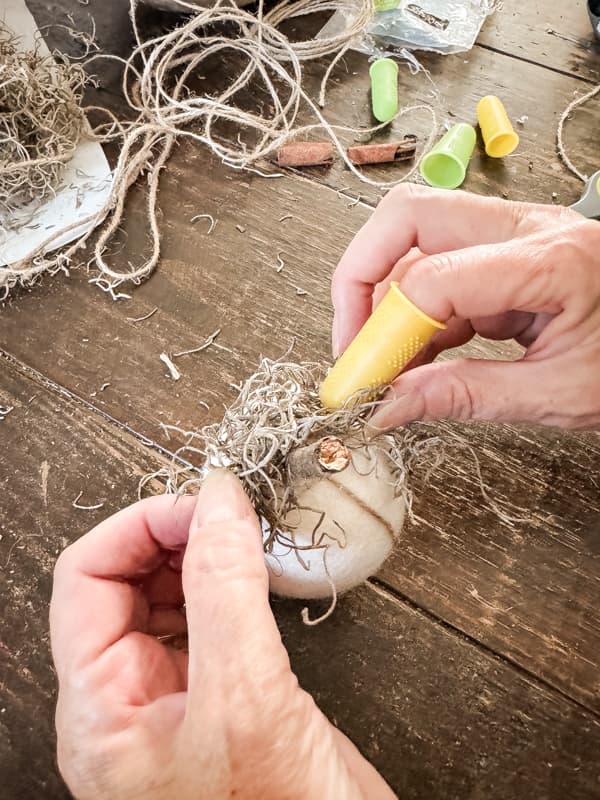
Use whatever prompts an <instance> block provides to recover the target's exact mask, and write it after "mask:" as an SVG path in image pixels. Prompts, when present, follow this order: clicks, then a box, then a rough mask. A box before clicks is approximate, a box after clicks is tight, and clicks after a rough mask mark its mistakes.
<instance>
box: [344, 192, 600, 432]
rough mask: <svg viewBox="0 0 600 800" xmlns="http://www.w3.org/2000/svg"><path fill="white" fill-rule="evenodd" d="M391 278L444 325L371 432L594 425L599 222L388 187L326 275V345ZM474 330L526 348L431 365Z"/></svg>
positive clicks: (599, 382)
mask: <svg viewBox="0 0 600 800" xmlns="http://www.w3.org/2000/svg"><path fill="white" fill-rule="evenodd" d="M390 280H397V281H399V282H400V287H401V289H402V291H403V292H404V293H405V294H406V295H407V297H408V298H409V299H410V300H412V301H413V302H414V303H415V304H416V305H417V306H418V307H419V308H421V309H423V311H425V312H426V313H427V314H429V315H430V316H432V317H433V318H434V319H438V320H440V321H442V322H447V323H448V328H447V330H445V331H442V332H440V333H439V334H437V335H436V336H435V337H434V339H433V340H432V341H431V343H430V345H429V346H428V347H427V348H425V350H424V351H423V353H421V354H420V355H419V357H418V359H417V360H416V361H415V362H414V363H413V364H411V367H413V368H411V369H409V370H408V371H406V372H404V373H403V374H402V375H400V376H399V378H398V379H397V380H396V381H395V382H394V385H393V387H392V390H391V392H390V394H389V395H388V399H389V400H390V402H389V403H384V404H383V405H382V407H381V408H380V409H379V410H378V411H377V413H376V414H375V415H374V416H373V418H372V420H371V424H372V426H373V428H375V429H388V428H392V427H395V426H398V425H403V424H406V423H408V422H411V421H413V420H417V419H442V418H457V419H463V420H465V419H485V420H497V421H500V420H503V421H532V422H538V423H543V424H547V425H559V426H562V427H567V428H588V427H589V428H591V427H597V426H600V223H598V222H594V221H588V220H585V219H584V218H583V217H581V216H580V215H579V214H577V213H576V212H574V211H570V210H569V209H566V208H563V207H555V206H541V205H530V204H526V203H510V202H507V201H503V200H498V199H495V198H484V197H478V196H476V195H471V194H466V193H464V192H449V191H436V190H430V189H425V188H423V187H418V186H412V185H408V184H406V185H403V186H401V187H399V188H397V189H394V190H393V191H392V192H390V193H389V194H388V195H387V197H385V199H384V200H383V201H382V202H381V203H380V204H379V206H378V208H377V209H376V211H375V212H374V214H373V216H372V217H371V219H370V220H369V221H368V222H367V224H366V225H365V226H364V227H363V228H362V230H361V231H359V233H358V234H357V236H356V237H355V239H354V241H353V242H352V243H351V244H350V247H349V248H348V250H347V251H346V253H345V255H344V256H343V258H342V260H341V261H340V264H339V265H338V268H337V270H336V273H335V275H334V279H333V288H332V298H333V304H334V309H335V319H334V330H333V348H334V355H337V354H339V353H340V352H343V350H344V349H345V348H346V347H347V346H348V344H349V343H350V342H351V341H352V339H353V338H354V336H355V335H356V334H357V332H358V331H359V329H360V328H361V326H362V325H363V324H364V322H365V321H366V320H367V318H368V316H369V315H370V313H371V311H372V309H373V306H374V304H376V303H377V298H378V295H380V294H381V291H382V290H385V288H386V287H387V285H389V282H390ZM475 333H479V334H480V335H482V336H484V337H487V338H490V339H513V338H514V339H515V340H516V341H518V342H519V343H520V344H522V345H523V346H524V347H526V348H527V349H526V352H525V354H524V355H523V357H522V358H521V359H520V360H518V361H513V362H506V361H493V360H485V359H452V360H447V361H444V362H438V363H435V364H434V363H431V362H432V361H433V359H434V358H435V357H436V356H437V355H438V354H439V353H440V352H441V351H443V350H445V349H447V348H451V347H456V346H458V345H461V344H464V343H465V342H467V341H468V340H469V339H470V338H471V337H472V336H473V335H474V334H475Z"/></svg>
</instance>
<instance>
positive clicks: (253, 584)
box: [182, 469, 285, 714]
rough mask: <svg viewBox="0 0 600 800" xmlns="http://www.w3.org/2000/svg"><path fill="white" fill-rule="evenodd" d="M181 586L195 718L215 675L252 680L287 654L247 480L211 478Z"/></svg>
mask: <svg viewBox="0 0 600 800" xmlns="http://www.w3.org/2000/svg"><path fill="white" fill-rule="evenodd" d="M182 580H183V592H184V595H185V602H186V614H187V622H188V642H189V676H188V687H189V688H188V698H189V700H188V711H189V712H190V713H191V714H193V712H194V709H198V710H199V711H198V713H200V709H202V708H203V705H204V703H203V700H204V701H205V699H206V692H207V691H209V685H210V684H213V685H214V681H215V676H216V677H217V678H219V677H220V678H223V679H224V678H225V676H226V675H227V674H228V673H231V674H232V675H234V674H235V675H237V676H240V675H244V674H246V675H252V674H254V673H255V670H256V669H257V667H258V665H259V664H267V665H268V664H269V661H270V659H272V660H273V661H275V659H276V657H277V656H279V657H281V651H282V650H283V646H282V644H281V639H280V636H279V631H278V629H277V626H276V623H275V620H274V618H273V615H272V613H271V609H270V607H269V579H268V574H267V569H266V566H265V561H264V553H263V547H262V535H261V529H260V524H259V521H258V518H257V516H256V514H255V512H254V509H253V508H252V505H251V503H250V500H249V499H248V497H247V496H246V494H245V493H244V490H243V488H242V485H241V483H240V481H239V480H238V479H237V478H236V477H235V475H233V474H232V473H231V472H229V471H228V470H224V469H222V470H216V471H214V472H211V473H209V475H208V476H207V478H206V479H205V480H204V482H203V484H202V487H201V489H200V493H199V495H198V501H197V503H196V508H195V510H194V514H193V516H192V521H191V524H190V532H189V540H188V544H187V548H186V552H185V556H184V560H183V569H182ZM283 652H284V653H285V651H283ZM259 671H260V670H259Z"/></svg>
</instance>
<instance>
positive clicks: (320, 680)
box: [0, 368, 600, 800]
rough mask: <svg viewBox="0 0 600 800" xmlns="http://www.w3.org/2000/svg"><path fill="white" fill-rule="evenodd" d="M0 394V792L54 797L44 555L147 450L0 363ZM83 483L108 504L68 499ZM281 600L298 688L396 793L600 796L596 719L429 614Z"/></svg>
mask: <svg viewBox="0 0 600 800" xmlns="http://www.w3.org/2000/svg"><path fill="white" fill-rule="evenodd" d="M0 402H2V403H3V404H5V405H8V406H13V409H14V410H13V411H12V412H11V413H10V414H9V415H8V416H7V417H6V418H5V419H4V420H3V421H2V422H0V425H1V433H2V441H3V445H4V448H5V449H6V450H5V451H8V452H10V453H11V469H10V470H6V471H5V472H4V474H3V475H2V478H1V481H2V492H1V493H0V514H1V518H2V520H3V523H2V525H3V527H2V534H3V535H2V539H1V540H0V565H1V568H0V598H1V603H2V606H3V607H4V609H5V610H4V613H3V614H2V618H1V621H0V637H1V641H2V650H1V652H2V659H3V661H2V668H1V673H0V731H1V733H2V735H1V736H0V773H1V774H2V780H3V792H4V794H5V796H6V797H7V798H8V797H10V798H17V797H18V798H20V799H21V798H22V799H23V800H29V798H31V799H32V800H33V798H37V797H40V796H41V795H43V797H44V798H45V799H46V800H63V798H67V797H69V795H68V792H67V791H66V790H65V788H64V787H63V786H62V783H61V781H60V779H59V777H58V776H57V774H56V771H55V766H54V747H55V745H54V732H53V724H52V715H53V703H54V677H53V672H52V668H51V664H50V658H49V652H48V637H47V621H46V620H47V604H48V600H49V596H50V589H51V573H52V567H53V563H54V561H55V558H56V555H57V553H58V551H59V550H60V549H61V548H62V547H63V546H64V545H65V544H67V543H68V542H69V541H73V540H74V539H76V538H77V537H78V536H79V535H81V534H82V533H84V532H85V531H86V530H87V529H88V528H89V527H90V526H91V525H92V524H93V523H95V522H97V521H98V520H99V519H101V518H102V517H103V516H105V515H107V514H109V513H111V512H113V511H115V510H117V509H118V508H120V507H122V506H123V505H125V504H127V503H129V502H131V501H132V500H133V499H134V495H135V492H134V487H135V483H136V481H137V478H138V476H139V475H140V474H142V473H143V472H145V471H146V470H148V469H151V468H152V467H153V465H155V464H156V457H155V456H154V454H152V453H149V452H148V451H147V450H145V449H144V448H142V447H141V446H140V445H139V444H138V443H137V442H136V441H135V440H134V439H133V438H132V437H130V436H128V435H126V434H123V433H122V432H120V431H118V430H117V429H116V428H115V427H114V426H112V425H109V424H107V423H106V422H105V421H104V420H103V419H102V418H101V417H100V416H98V415H94V414H91V413H90V412H89V411H86V410H84V409H82V408H81V407H80V406H79V405H78V404H76V403H74V402H73V401H69V400H67V399H65V398H64V397H63V396H61V395H60V394H56V393H53V392H49V391H47V390H46V389H44V388H43V387H42V386H41V385H39V384H37V383H36V382H33V381H31V380H30V379H28V378H26V377H24V376H23V375H22V374H17V373H16V372H15V371H14V370H13V369H6V368H5V369H4V370H3V371H2V373H1V374H0ZM44 464H47V465H48V468H47V470H46V469H45V468H44ZM46 472H47V480H45V479H44V477H43V475H44V474H45V473H46ZM81 489H84V491H85V494H84V497H83V498H82V500H85V502H88V503H93V502H96V501H103V502H104V503H105V505H104V507H103V508H102V509H101V510H98V511H90V512H86V511H80V510H77V509H74V508H73V507H72V505H71V503H72V500H73V499H74V497H75V496H76V495H77V494H78V493H79V491H80V490H81ZM274 606H275V610H276V616H277V619H278V622H279V625H280V627H281V629H282V632H283V636H284V640H285V643H286V646H287V647H288V649H289V652H290V656H291V659H292V664H293V667H294V669H295V671H296V673H297V674H298V676H299V680H300V682H301V684H302V685H303V686H304V687H305V688H306V689H307V690H309V691H311V692H313V693H314V695H315V697H316V698H317V700H318V702H319V704H320V705H321V707H322V709H323V710H324V711H325V713H327V714H328V715H329V716H330V717H331V718H332V719H333V720H334V721H335V722H336V724H337V725H338V726H339V727H340V728H341V729H342V730H344V731H345V732H346V733H347V734H348V735H349V736H350V737H351V738H352V739H353V740H354V741H355V742H356V743H357V744H358V746H359V747H360V748H361V749H362V750H363V752H364V753H365V754H366V755H367V757H369V758H370V759H371V760H372V761H373V763H374V764H375V765H376V766H377V767H378V769H380V770H381V772H382V773H383V774H384V775H385V777H386V778H387V780H388V781H389V782H390V783H391V785H392V786H393V787H394V789H395V790H396V791H397V792H398V793H399V796H400V797H402V798H407V799H408V800H426V799H427V800H430V798H431V797H434V796H435V797H444V798H446V800H455V799H456V800H459V798H460V800H464V798H465V797H467V796H468V797H470V798H473V799H474V800H478V799H479V798H486V800H522V798H523V797H536V798H538V799H539V800H546V799H547V800H551V799H552V798H555V797H559V796H560V797H563V796H565V797H567V796H568V797H570V798H572V800H579V798H581V800H594V798H598V797H600V773H599V766H598V759H597V754H598V750H599V748H600V722H599V721H598V719H597V718H596V717H594V715H592V714H590V713H588V712H586V711H584V710H583V709H581V708H580V707H578V706H577V705H576V704H574V703H573V702H571V701H569V700H567V699H565V698H564V697H562V696H560V695H559V694H557V693H556V692H554V691H551V690H548V689H547V688H546V687H544V686H542V685H540V684H538V683H537V682H536V681H533V680H531V679H530V678H529V677H527V676H525V675H523V674H521V673H519V672H518V671H516V670H515V669H514V668H512V667H511V666H510V665H507V664H506V663H503V662H502V661H501V660H499V659H497V658H494V657H493V656H490V655H489V654H488V653H486V652H484V651H482V650H481V648H479V647H478V646H476V645H473V644H471V643H469V642H467V641H465V640H464V639H463V638H462V637H460V636H457V635H456V634H454V633H453V632H452V631H450V630H448V629H446V628H444V627H442V626H440V625H439V624H437V623H436V622H434V621H432V620H431V618H429V617H428V616H426V615H424V614H422V613H421V612H419V611H417V610H415V609H414V608H411V607H410V606H408V605H406V604H404V603H401V602H398V601H397V600H395V599H394V598H393V597H391V596H389V595H388V594H387V593H385V592H383V591H381V590H380V589H377V588H376V587H364V588H362V589H360V590H358V591H356V592H353V593H351V594H349V595H347V596H346V597H345V598H343V599H342V600H341V601H340V604H339V607H338V609H337V611H336V613H335V615H334V616H333V617H332V618H331V619H329V620H328V621H327V622H326V623H324V624H322V625H321V626H318V627H317V628H307V627H305V626H304V625H303V624H302V623H301V621H300V608H301V606H302V603H297V602H289V601H277V602H275V604H274Z"/></svg>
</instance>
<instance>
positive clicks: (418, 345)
mask: <svg viewBox="0 0 600 800" xmlns="http://www.w3.org/2000/svg"><path fill="white" fill-rule="evenodd" d="M445 327H446V325H444V323H443V322H437V320H434V319H432V318H431V317H429V316H427V314H425V313H424V312H423V311H421V309H420V308H417V306H416V305H415V304H414V303H412V302H411V301H410V300H409V299H408V298H407V297H406V296H405V295H404V294H403V293H402V292H401V291H400V287H399V286H398V284H397V283H392V285H391V287H390V289H389V291H388V293H387V294H386V295H385V297H384V298H383V300H382V301H381V302H380V303H379V305H378V306H377V308H376V309H375V311H374V312H373V313H372V314H371V316H370V317H369V319H368V320H367V321H366V322H365V324H364V325H363V327H362V328H361V329H360V331H359V332H358V334H357V336H356V338H355V339H354V341H353V342H352V343H351V344H350V346H349V347H348V349H347V350H346V351H345V352H344V353H343V354H342V356H341V357H340V358H339V359H338V361H337V362H336V364H335V366H334V367H333V368H332V370H331V372H330V373H329V375H328V376H327V377H326V378H325V380H324V381H323V383H322V384H321V389H320V398H321V403H322V404H323V407H324V408H332V409H333V408H340V407H341V406H343V405H344V404H345V403H346V402H347V401H348V400H349V399H350V398H351V397H352V396H353V395H355V394H357V392H361V391H364V390H367V389H372V390H373V392H374V393H375V392H376V391H377V390H379V389H381V387H382V386H387V385H388V384H390V383H391V382H392V381H393V380H394V378H396V377H397V376H398V375H399V374H400V373H401V372H402V370H403V369H404V367H405V366H406V365H407V364H408V362H409V361H411V360H412V359H413V358H414V357H415V356H416V354H417V353H418V352H419V351H420V350H422V349H423V347H425V345H426V344H427V342H429V341H430V339H431V338H432V336H433V335H434V334H435V333H436V332H437V331H439V330H443V329H444V328H445Z"/></svg>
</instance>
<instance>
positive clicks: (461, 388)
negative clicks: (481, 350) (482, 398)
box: [421, 361, 479, 421]
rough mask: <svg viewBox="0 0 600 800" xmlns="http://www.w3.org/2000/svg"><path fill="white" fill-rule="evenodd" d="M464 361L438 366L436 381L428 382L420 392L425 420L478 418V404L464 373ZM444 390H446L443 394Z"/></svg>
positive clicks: (449, 362)
mask: <svg viewBox="0 0 600 800" xmlns="http://www.w3.org/2000/svg"><path fill="white" fill-rule="evenodd" d="M464 367H465V362H462V364H460V363H459V362H455V361H448V362H447V364H443V365H442V364H439V365H438V366H437V367H436V373H437V379H436V380H435V381H431V382H427V383H426V384H425V385H424V386H423V387H422V389H421V391H422V394H423V406H424V414H423V418H424V419H427V420H431V419H456V420H462V421H467V420H470V419H474V418H476V415H477V410H478V407H479V404H478V403H477V399H476V396H475V393H474V391H473V389H472V387H471V384H470V383H469V380H468V376H466V375H464V374H462V373H463V372H464V371H465V369H464ZM440 387H443V391H440Z"/></svg>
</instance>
